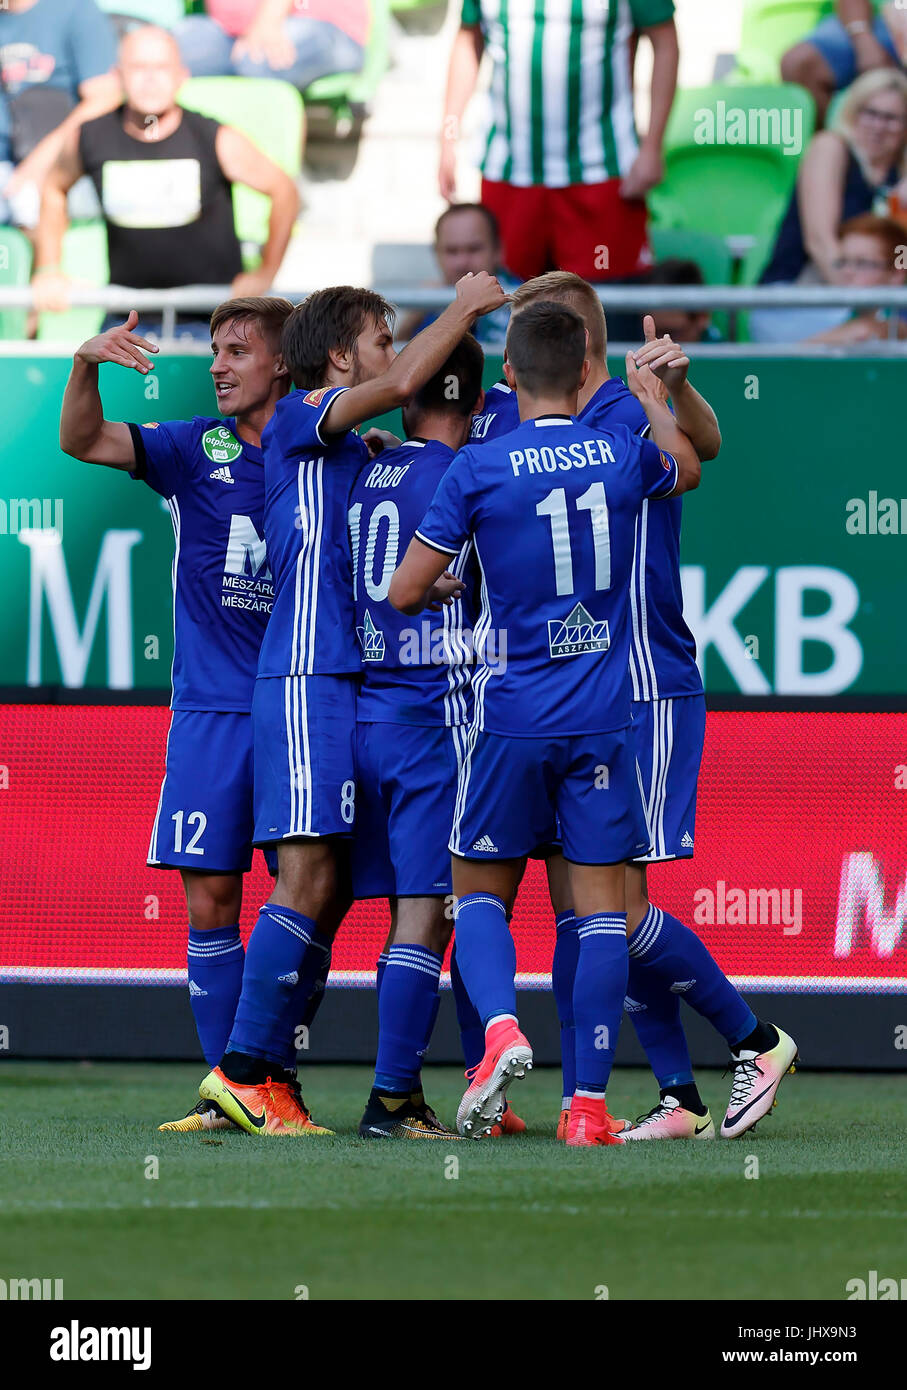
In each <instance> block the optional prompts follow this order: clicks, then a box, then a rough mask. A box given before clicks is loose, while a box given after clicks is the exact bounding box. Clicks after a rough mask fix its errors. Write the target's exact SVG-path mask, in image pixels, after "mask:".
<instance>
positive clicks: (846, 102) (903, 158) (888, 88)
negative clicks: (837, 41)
mask: <svg viewBox="0 0 907 1390" xmlns="http://www.w3.org/2000/svg"><path fill="white" fill-rule="evenodd" d="M880 92H897V94H898V96H899V97H900V98H901V104H902V106H903V107H904V116H905V118H907V77H905V75H904V73H903V72H901V70H900V68H872V69H871V70H870V71H869V72H864V73H863V75H862V76H861V77H858V78H857V79H856V81H854V82H852V83H851V84H850V86H849V87H848V89H847V95H846V96H845V97H844V99H843V101H842V102H841V105H840V107H839V108H838V113H837V115H836V117H835V120H834V126H833V129H834V130H835V131H836V132H837V133H838V134H839V135H843V137H844V139H845V140H846V141H847V144H848V145H849V146H850V148H851V150H853V152H854V154H855V155H856V156H857V159H858V160H859V161H860V163H861V164H862V162H863V161H862V158H861V152H860V150H859V149H858V148H857V145H856V126H857V118H858V116H859V114H860V111H861V110H862V108H863V107H864V106H865V105H866V104H867V102H869V101H871V99H872V98H873V97H874V96H878V94H879V93H880ZM898 168H899V170H900V172H901V174H902V175H907V124H905V127H904V139H903V141H902V143H901V155H900V159H899V160H898Z"/></svg>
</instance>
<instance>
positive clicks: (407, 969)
mask: <svg viewBox="0 0 907 1390" xmlns="http://www.w3.org/2000/svg"><path fill="white" fill-rule="evenodd" d="M440 975H441V957H440V956H438V955H436V954H435V952H434V951H429V950H428V949H427V947H425V946H411V945H401V946H392V947H391V948H390V950H389V951H388V953H387V965H386V967H385V970H384V980H383V982H382V985H381V996H380V998H379V1000H378V1056H377V1058H376V1061H375V1087H376V1088H377V1089H378V1090H379V1091H408V1090H409V1089H410V1086H411V1085H412V1082H413V1080H414V1079H415V1077H416V1076H418V1074H419V1068H420V1066H421V1060H422V1058H421V1054H422V1049H423V1046H424V1044H425V1038H426V1034H427V1032H428V1027H429V1023H430V1021H431V1019H432V1018H433V1016H434V1013H435V1002H436V1000H437V997H438V980H439V978H440Z"/></svg>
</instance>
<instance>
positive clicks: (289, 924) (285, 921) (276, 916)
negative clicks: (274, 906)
mask: <svg viewBox="0 0 907 1390" xmlns="http://www.w3.org/2000/svg"><path fill="white" fill-rule="evenodd" d="M267 915H268V916H269V917H270V919H271V921H272V922H276V923H277V925H278V926H280V927H283V929H284V931H288V932H290V934H291V935H292V936H297V937H298V938H299V940H300V941H304V942H305V944H306V945H307V946H311V945H312V935H311V932H309V931H308V930H307V929H306V928H305V927H300V926H299V925H298V923H296V922H294V921H293V919H292V918H291V917H283V916H281V914H280V913H279V912H272V911H270V910H269V911H268V914H267ZM315 944H316V945H317V942H316V943H315Z"/></svg>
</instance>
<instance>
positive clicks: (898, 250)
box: [807, 212, 907, 346]
mask: <svg viewBox="0 0 907 1390" xmlns="http://www.w3.org/2000/svg"><path fill="white" fill-rule="evenodd" d="M904 239H905V233H904V228H903V227H902V226H901V225H900V223H899V222H895V221H893V219H892V218H890V217H876V216H874V215H873V213H871V212H866V213H864V214H863V216H862V217H852V218H851V219H850V221H849V222H845V223H844V225H843V226H842V227H841V229H840V231H839V233H838V242H839V254H838V258H837V260H836V261H835V264H834V266H833V267H832V280H831V283H832V284H834V285H847V286H848V287H852V288H854V289H857V288H859V289H870V288H874V287H875V286H876V285H878V286H879V287H882V286H890V285H903V284H904V282H905V280H907V246H905V244H904ZM892 317H894V318H895V319H896V322H895V325H894V326H895V332H894V335H893V336H894V337H897V338H905V337H907V316H905V315H904V313H903V312H902V313H900V314H898V313H896V312H895V311H893V310H891V309H887V308H884V307H881V308H878V309H861V310H859V311H858V312H857V313H854V314H853V315H850V316H849V317H848V318H847V319H846V320H845V322H844V323H841V324H839V325H838V326H837V327H836V328H830V329H828V330H827V331H826V332H824V333H814V334H813V336H812V337H811V338H809V339H807V341H808V342H810V343H836V344H839V345H842V346H847V345H848V344H852V343H867V342H871V341H872V340H873V339H876V338H888V337H890V336H892V335H891V334H890V333H889V327H890V323H891V319H892Z"/></svg>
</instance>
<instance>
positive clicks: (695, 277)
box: [646, 256, 705, 285]
mask: <svg viewBox="0 0 907 1390" xmlns="http://www.w3.org/2000/svg"><path fill="white" fill-rule="evenodd" d="M646 283H647V284H649V285H704V284H705V276H704V275H703V273H702V267H701V266H699V265H698V264H697V262H696V261H687V260H683V259H682V258H681V257H680V256H667V257H666V258H665V259H664V260H663V261H659V262H658V264H657V265H653V266H652V267H651V269H650V270H649V273H648V275H647V276H646Z"/></svg>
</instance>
